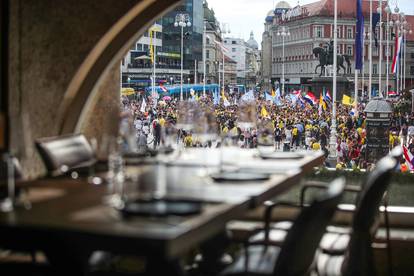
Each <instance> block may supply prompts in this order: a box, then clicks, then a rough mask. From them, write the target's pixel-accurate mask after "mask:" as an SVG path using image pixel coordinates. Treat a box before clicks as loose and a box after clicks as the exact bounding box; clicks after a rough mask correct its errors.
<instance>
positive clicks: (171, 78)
mask: <svg viewBox="0 0 414 276" xmlns="http://www.w3.org/2000/svg"><path fill="white" fill-rule="evenodd" d="M173 80H174V78H173V77H170V85H172V84H173Z"/></svg>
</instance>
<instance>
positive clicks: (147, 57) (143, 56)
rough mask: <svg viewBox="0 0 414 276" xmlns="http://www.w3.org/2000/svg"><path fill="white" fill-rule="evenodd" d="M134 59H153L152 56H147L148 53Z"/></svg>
mask: <svg viewBox="0 0 414 276" xmlns="http://www.w3.org/2000/svg"><path fill="white" fill-rule="evenodd" d="M134 59H135V60H142V59H151V58H150V57H149V56H147V55H142V56H139V57H136V58H134Z"/></svg>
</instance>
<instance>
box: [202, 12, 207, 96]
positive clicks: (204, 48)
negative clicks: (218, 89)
mask: <svg viewBox="0 0 414 276" xmlns="http://www.w3.org/2000/svg"><path fill="white" fill-rule="evenodd" d="M206 25H207V21H206V20H204V28H203V97H205V96H206V56H207V55H206V42H207V41H206Z"/></svg>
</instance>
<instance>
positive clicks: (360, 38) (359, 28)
mask: <svg viewBox="0 0 414 276" xmlns="http://www.w3.org/2000/svg"><path fill="white" fill-rule="evenodd" d="M356 8H357V24H356V34H355V69H359V70H362V65H363V63H364V60H363V56H362V52H363V49H364V48H363V45H364V15H363V14H362V0H356Z"/></svg>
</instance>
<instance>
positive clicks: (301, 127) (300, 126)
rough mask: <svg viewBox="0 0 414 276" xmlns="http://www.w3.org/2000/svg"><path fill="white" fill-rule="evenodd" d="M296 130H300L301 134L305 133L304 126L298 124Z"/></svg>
mask: <svg viewBox="0 0 414 276" xmlns="http://www.w3.org/2000/svg"><path fill="white" fill-rule="evenodd" d="M296 128H297V129H298V131H299V132H300V133H302V132H303V130H304V129H303V125H302V124H297V125H296Z"/></svg>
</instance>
